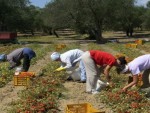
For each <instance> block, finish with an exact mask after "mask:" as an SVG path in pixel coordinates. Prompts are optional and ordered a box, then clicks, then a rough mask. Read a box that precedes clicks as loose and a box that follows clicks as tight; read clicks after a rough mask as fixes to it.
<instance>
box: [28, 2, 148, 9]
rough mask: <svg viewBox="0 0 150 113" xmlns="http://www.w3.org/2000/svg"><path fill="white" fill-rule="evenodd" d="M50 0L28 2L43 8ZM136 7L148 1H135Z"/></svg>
mask: <svg viewBox="0 0 150 113" xmlns="http://www.w3.org/2000/svg"><path fill="white" fill-rule="evenodd" d="M50 1H51V0H30V2H31V4H32V5H35V6H38V7H40V8H43V7H44V6H45V5H46V4H47V3H48V2H50ZM137 1H138V2H137V5H144V6H146V3H147V2H148V1H150V0H137Z"/></svg>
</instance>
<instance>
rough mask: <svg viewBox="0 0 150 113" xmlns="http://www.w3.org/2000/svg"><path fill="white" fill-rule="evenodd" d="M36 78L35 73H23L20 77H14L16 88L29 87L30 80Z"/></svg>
mask: <svg viewBox="0 0 150 113" xmlns="http://www.w3.org/2000/svg"><path fill="white" fill-rule="evenodd" d="M34 76H35V73H34V72H21V73H20V74H19V75H14V78H13V80H14V86H26V87H27V86H29V84H30V79H31V78H32V77H34Z"/></svg>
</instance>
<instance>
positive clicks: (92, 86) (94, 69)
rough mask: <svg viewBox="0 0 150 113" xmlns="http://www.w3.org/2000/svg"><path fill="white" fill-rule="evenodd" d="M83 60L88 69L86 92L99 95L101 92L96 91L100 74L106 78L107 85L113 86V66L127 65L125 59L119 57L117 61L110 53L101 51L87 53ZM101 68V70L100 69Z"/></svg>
mask: <svg viewBox="0 0 150 113" xmlns="http://www.w3.org/2000/svg"><path fill="white" fill-rule="evenodd" d="M81 59H82V60H83V63H84V66H85V69H86V76H87V80H86V92H87V93H92V94H97V93H99V90H97V89H96V85H97V82H98V79H99V74H100V72H103V73H104V75H105V76H106V79H107V83H108V84H109V85H111V86H112V85H113V83H112V82H111V76H110V75H109V71H110V69H111V68H112V66H119V65H120V64H125V63H126V60H125V57H119V58H118V59H116V58H115V57H114V56H113V55H111V54H110V53H107V52H104V51H100V50H89V51H86V52H85V53H84V54H83V55H82V57H81ZM98 65H99V66H100V69H99V68H98Z"/></svg>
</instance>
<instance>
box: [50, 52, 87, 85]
mask: <svg viewBox="0 0 150 113" xmlns="http://www.w3.org/2000/svg"><path fill="white" fill-rule="evenodd" d="M83 53H84V52H83V51H82V50H80V49H73V50H69V51H67V52H65V53H62V54H60V53H58V52H53V53H52V54H51V56H50V57H51V60H52V61H60V62H61V66H60V67H59V68H57V69H56V70H55V71H62V70H67V69H70V68H72V67H74V66H76V64H77V63H78V62H79V68H80V72H81V73H80V81H79V82H81V83H85V82H86V71H85V67H84V65H83V62H82V60H81V55H82V54H83Z"/></svg>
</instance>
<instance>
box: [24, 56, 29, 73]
mask: <svg viewBox="0 0 150 113" xmlns="http://www.w3.org/2000/svg"><path fill="white" fill-rule="evenodd" d="M29 67H30V59H29V56H28V55H27V54H24V58H23V71H24V72H26V71H28V70H29Z"/></svg>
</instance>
